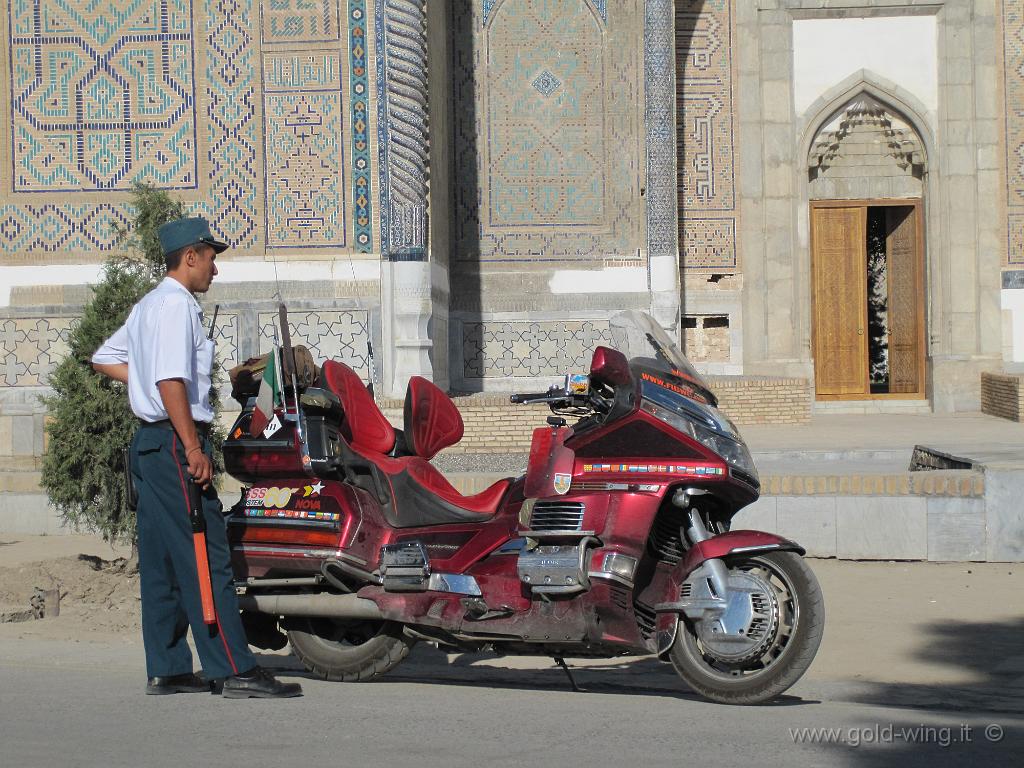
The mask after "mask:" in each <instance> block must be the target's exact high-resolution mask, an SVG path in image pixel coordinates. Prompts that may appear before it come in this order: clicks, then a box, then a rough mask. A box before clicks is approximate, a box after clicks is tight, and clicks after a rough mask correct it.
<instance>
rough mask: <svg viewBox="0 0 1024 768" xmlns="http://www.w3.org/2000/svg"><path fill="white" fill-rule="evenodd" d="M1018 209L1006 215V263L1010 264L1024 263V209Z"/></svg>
mask: <svg viewBox="0 0 1024 768" xmlns="http://www.w3.org/2000/svg"><path fill="white" fill-rule="evenodd" d="M1011 210H1013V209H1011ZM1017 210H1018V211H1019V212H1018V213H1010V214H1007V217H1006V229H1007V248H1006V254H1007V256H1006V263H1007V264H1010V265H1015V264H1024V210H1021V209H1019V208H1018V209H1017Z"/></svg>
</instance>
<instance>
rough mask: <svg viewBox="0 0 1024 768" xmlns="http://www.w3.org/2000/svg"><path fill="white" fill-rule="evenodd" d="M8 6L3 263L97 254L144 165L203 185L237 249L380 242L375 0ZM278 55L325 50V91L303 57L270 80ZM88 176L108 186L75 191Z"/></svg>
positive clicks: (196, 192)
mask: <svg viewBox="0 0 1024 768" xmlns="http://www.w3.org/2000/svg"><path fill="white" fill-rule="evenodd" d="M5 5H6V6H7V8H6V18H7V20H8V21H9V24H8V28H9V29H10V37H8V38H7V39H6V42H7V43H8V46H7V49H6V50H5V53H4V55H5V57H6V58H7V59H8V60H9V67H10V74H11V78H10V81H9V82H8V81H7V80H6V79H5V80H4V82H3V83H2V84H0V114H2V115H5V117H3V119H4V120H5V121H6V122H7V124H8V125H10V126H11V128H12V130H11V133H10V136H11V141H10V143H9V146H10V152H9V154H8V155H7V160H6V161H5V162H3V163H0V261H2V262H3V263H5V264H19V263H27V264H30V263H36V262H37V261H38V259H39V258H40V256H42V257H43V258H45V259H48V260H51V262H53V263H68V262H82V261H98V260H100V259H101V258H102V257H103V256H104V255H106V254H109V253H110V252H111V251H113V250H115V249H117V247H118V245H117V241H116V237H115V227H117V226H123V225H124V224H125V223H126V222H127V221H128V220H129V218H130V209H129V205H128V202H129V195H128V193H127V191H126V190H127V189H128V187H129V186H130V183H131V182H132V181H133V180H135V179H140V180H146V181H148V182H151V183H154V184H155V185H156V186H158V187H162V188H168V189H185V188H188V189H190V190H192V191H191V192H189V193H186V194H185V195H183V196H181V197H183V198H184V200H183V202H184V204H185V207H186V209H187V210H189V211H190V213H192V214H195V215H204V216H206V217H207V218H209V219H210V220H211V222H212V224H213V226H214V229H215V231H216V233H217V234H218V235H219V236H220V237H221V239H223V240H225V241H227V242H228V243H229V244H230V245H231V246H232V249H233V253H232V255H233V256H250V257H252V256H256V257H258V258H260V257H263V256H264V255H265V254H266V246H267V236H268V234H269V235H270V236H271V239H272V240H273V246H275V247H283V246H286V247H289V248H302V249H305V248H307V247H310V246H313V247H316V246H321V247H322V246H326V245H332V246H333V247H336V248H339V249H341V248H343V247H351V248H352V249H355V250H358V251H361V252H371V251H372V250H373V245H374V244H373V224H372V211H371V203H370V201H371V199H372V190H371V184H370V174H371V172H372V170H371V167H370V166H371V162H370V143H371V142H370V139H371V137H370V129H369V124H370V115H369V73H368V70H367V56H368V54H369V51H368V49H367V34H368V32H369V30H368V22H367V14H366V0H347V2H346V3H344V4H342V3H341V0H124V1H123V2H115V0H8V2H7V3H6V4H5ZM342 8H344V9H345V11H344V12H343V11H342ZM343 14H344V15H343ZM346 25H347V26H346ZM310 51H314V52H315V54H311V53H310ZM272 53H276V54H290V55H291V57H292V58H293V59H306V58H308V57H309V56H310V55H313V56H314V60H313V62H312V65H311V66H312V67H314V68H315V67H316V66H321V67H322V66H325V61H326V60H328V59H330V61H331V66H332V67H333V72H332V78H333V79H332V81H331V83H330V85H329V87H328V88H327V90H329V93H328V92H327V90H324V88H325V87H324V86H322V85H319V84H318V83H317V81H316V79H315V77H310V78H306V77H305V75H306V74H308V71H307V69H304V68H303V64H300V67H299V68H298V70H297V72H298V74H299V76H298V77H297V78H296V79H294V80H292V81H291V82H287V81H284V80H282V81H280V82H279V83H277V84H276V92H275V90H274V87H275V86H272V88H271V89H269V90H270V92H268V93H266V94H265V93H264V92H263V85H262V81H261V72H262V67H261V63H262V62H261V55H264V54H272ZM317 57H319V63H318V61H317ZM5 68H6V65H5ZM286 106H288V107H290V111H289V110H287V109H286ZM264 110H266V117H265V122H266V130H267V133H266V138H267V142H268V143H269V146H270V148H271V151H270V152H269V153H267V152H266V147H267V145H266V144H265V142H264V120H261V118H260V115H261V114H262V113H264ZM346 110H348V112H347V113H346ZM303 111H305V114H304V113H303ZM292 113H294V114H292ZM343 116H345V117H348V119H349V121H350V125H349V126H343V123H344V122H345V121H344V120H343ZM343 128H344V129H345V130H348V131H349V133H350V134H351V135H348V134H345V133H343ZM3 146H4V147H7V146H8V143H7V142H4V143H3ZM265 155H266V157H265ZM343 160H344V161H346V162H347V166H346V164H345V163H343ZM311 168H315V169H316V170H317V171H318V172H319V178H320V179H321V180H323V183H319V182H317V181H316V179H317V174H315V173H311V172H309V171H310V169H311ZM268 171H269V172H273V173H274V174H275V176H274V180H272V181H273V182H275V183H276V186H274V184H267V183H266V180H267V174H268ZM350 174H351V175H350ZM315 183H316V184H318V186H316V187H314V184H315ZM346 184H347V185H348V187H347V188H346V186H345V185H346ZM271 186H274V188H273V189H268V187H271ZM89 190H96V191H100V190H102V191H109V192H112V193H113V194H112V195H111V196H109V197H105V196H104V197H100V196H97V195H95V194H94V193H92V194H79V193H81V192H85V191H89ZM38 193H48V194H47V195H46V196H45V197H42V198H40V197H38V196H37V194H38ZM58 193H59V195H60V196H61V197H58V196H57V194H58ZM179 199H180V198H179ZM268 200H269V201H270V202H271V203H272V208H270V210H272V215H270V216H268V215H267V211H268ZM311 211H312V212H313V213H312V214H311V213H310V212H311ZM321 220H322V221H321ZM349 222H351V224H349ZM348 226H351V227H352V229H351V234H347V227H348ZM275 238H276V239H275ZM346 242H347V243H348V244H349V245H348V246H342V245H340V244H342V243H346Z"/></svg>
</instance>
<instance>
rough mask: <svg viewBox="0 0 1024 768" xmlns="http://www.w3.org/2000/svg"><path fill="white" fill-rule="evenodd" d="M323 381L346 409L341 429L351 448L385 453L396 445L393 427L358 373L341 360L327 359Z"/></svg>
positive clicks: (322, 376) (323, 371)
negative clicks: (340, 361)
mask: <svg viewBox="0 0 1024 768" xmlns="http://www.w3.org/2000/svg"><path fill="white" fill-rule="evenodd" d="M321 379H322V382H323V385H324V386H325V387H327V388H328V389H330V390H331V391H332V392H334V394H336V395H337V396H338V397H339V398H341V405H342V408H344V409H345V421H344V423H343V425H342V433H343V434H344V436H345V439H346V440H348V442H349V444H350V445H351V446H352V447H353V448H357V449H362V450H364V451H370V452H372V453H388V452H389V451H390V450H391V449H392V448H393V447H394V445H395V430H394V428H392V426H391V423H390V422H389V421H388V420H387V419H386V418H384V414H383V413H381V412H380V409H379V408H378V407H377V404H376V403H375V402H374V401H373V397H372V396H371V395H370V393H369V391H368V390H367V389H366V385H365V384H363V380H362V379H360V378H359V374H357V373H356V372H355V371H353V370H352V369H351V368H349V367H348V366H347V365H345V364H344V363H339V362H337V361H336V360H328V361H327V362H326V363H324V365H323V370H322V372H321Z"/></svg>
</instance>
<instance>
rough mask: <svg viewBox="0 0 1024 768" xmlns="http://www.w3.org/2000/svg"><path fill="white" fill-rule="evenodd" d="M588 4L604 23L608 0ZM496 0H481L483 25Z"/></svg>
mask: <svg viewBox="0 0 1024 768" xmlns="http://www.w3.org/2000/svg"><path fill="white" fill-rule="evenodd" d="M589 1H590V4H591V5H592V6H594V10H596V11H597V14H598V15H599V16H600V17H601V21H603V22H604V23H605V24H607V23H608V0H589ZM496 2H497V0H483V6H482V8H483V21H482V24H483V26H485V27H486V26H487V21H488V19H489V18H490V16H491V10H492V9H493V8H494V6H495V4H496Z"/></svg>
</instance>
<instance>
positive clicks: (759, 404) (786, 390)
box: [707, 376, 813, 426]
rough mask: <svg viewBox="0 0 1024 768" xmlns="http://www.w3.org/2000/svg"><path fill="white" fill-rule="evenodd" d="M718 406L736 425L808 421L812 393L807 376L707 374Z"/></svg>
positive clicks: (809, 418) (804, 422)
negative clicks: (804, 377) (801, 377)
mask: <svg viewBox="0 0 1024 768" xmlns="http://www.w3.org/2000/svg"><path fill="white" fill-rule="evenodd" d="M707 380H708V385H709V386H710V387H711V389H712V390H714V392H715V394H716V395H717V396H718V407H719V408H721V409H722V410H723V411H725V413H726V414H727V415H728V416H729V418H731V419H732V420H733V421H735V422H736V423H737V424H739V425H741V426H742V425H744V424H807V423H809V422H810V420H811V407H812V405H813V395H812V393H811V384H810V382H809V381H807V379H797V378H779V377H773V376H709V377H707Z"/></svg>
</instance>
